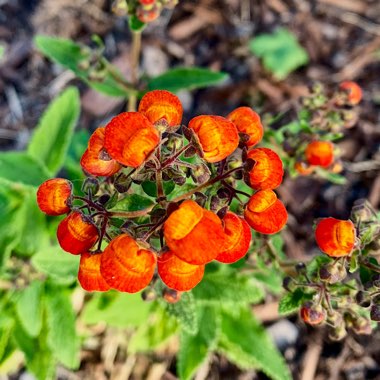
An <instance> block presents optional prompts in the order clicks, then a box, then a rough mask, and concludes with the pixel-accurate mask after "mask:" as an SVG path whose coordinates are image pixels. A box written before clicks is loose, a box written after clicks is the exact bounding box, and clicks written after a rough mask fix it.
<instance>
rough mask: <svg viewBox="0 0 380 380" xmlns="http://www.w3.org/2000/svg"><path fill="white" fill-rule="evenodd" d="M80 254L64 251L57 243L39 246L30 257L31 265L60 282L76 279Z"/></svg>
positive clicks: (69, 281)
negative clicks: (37, 250)
mask: <svg viewBox="0 0 380 380" xmlns="http://www.w3.org/2000/svg"><path fill="white" fill-rule="evenodd" d="M79 260H80V256H77V255H71V254H70V253H67V252H64V251H63V250H62V249H61V248H60V247H59V246H58V245H54V246H45V247H41V250H40V251H39V252H37V253H36V254H35V255H34V256H33V257H32V265H33V266H34V268H36V269H37V270H38V271H39V272H42V273H45V274H46V275H48V276H49V277H51V278H52V279H54V280H55V281H56V282H59V283H60V284H71V283H73V282H74V281H76V278H77V274H78V267H79Z"/></svg>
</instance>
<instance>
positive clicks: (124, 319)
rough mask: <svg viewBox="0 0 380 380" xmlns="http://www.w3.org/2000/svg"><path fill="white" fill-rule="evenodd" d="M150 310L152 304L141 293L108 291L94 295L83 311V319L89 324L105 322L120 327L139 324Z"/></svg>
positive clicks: (144, 319) (145, 318)
mask: <svg viewBox="0 0 380 380" xmlns="http://www.w3.org/2000/svg"><path fill="white" fill-rule="evenodd" d="M149 310H150V305H149V304H147V303H146V302H144V301H143V300H142V299H141V294H139V293H137V294H125V293H118V292H108V293H104V294H96V295H94V297H93V298H92V299H91V301H89V302H88V303H87V304H86V306H85V308H84V310H83V312H82V320H83V322H84V323H86V324H89V325H91V324H96V323H99V322H105V323H107V325H109V326H114V327H119V328H125V327H130V326H139V325H140V324H142V323H144V322H145V321H146V320H147V318H148V316H149Z"/></svg>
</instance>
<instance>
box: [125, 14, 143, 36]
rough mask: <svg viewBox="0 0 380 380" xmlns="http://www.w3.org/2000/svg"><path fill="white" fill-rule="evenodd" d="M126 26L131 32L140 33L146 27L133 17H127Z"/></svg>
mask: <svg viewBox="0 0 380 380" xmlns="http://www.w3.org/2000/svg"><path fill="white" fill-rule="evenodd" d="M128 25H129V29H130V30H131V31H133V32H142V31H143V30H144V29H145V27H146V24H145V23H144V22H142V21H140V20H139V19H138V18H137V17H136V16H135V15H131V16H130V17H128Z"/></svg>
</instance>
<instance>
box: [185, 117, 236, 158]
mask: <svg viewBox="0 0 380 380" xmlns="http://www.w3.org/2000/svg"><path fill="white" fill-rule="evenodd" d="M189 128H190V129H192V130H193V131H194V132H195V134H196V136H197V138H198V140H199V144H200V146H201V147H202V151H203V154H204V159H205V160H206V161H207V162H219V161H222V160H223V159H224V158H226V157H228V156H229V155H230V154H231V153H232V152H233V151H234V150H235V149H236V148H237V147H238V145H239V135H238V131H237V128H236V126H235V124H234V123H233V122H232V121H230V120H227V119H226V118H224V117H221V116H212V115H201V116H197V117H194V118H193V119H191V120H190V122H189Z"/></svg>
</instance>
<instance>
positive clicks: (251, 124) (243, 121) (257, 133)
mask: <svg viewBox="0 0 380 380" xmlns="http://www.w3.org/2000/svg"><path fill="white" fill-rule="evenodd" d="M227 119H228V120H231V121H232V122H233V123H234V124H235V125H236V128H237V129H238V131H239V132H242V133H245V134H247V135H248V136H249V140H248V141H247V142H246V143H245V145H246V146H247V147H253V146H254V145H256V144H258V143H259V142H260V141H261V139H262V138H263V135H264V129H263V126H262V124H261V120H260V116H259V115H258V114H257V113H256V112H255V111H254V110H253V109H252V108H249V107H239V108H236V109H235V110H233V111H232V112H231V113H230V114H229V115H228V116H227Z"/></svg>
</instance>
